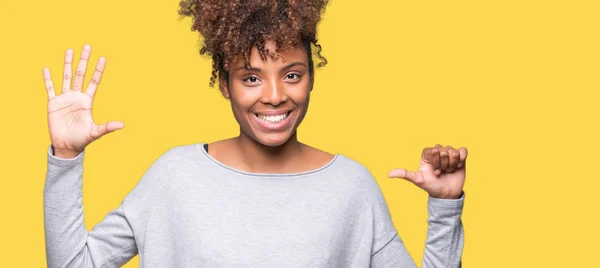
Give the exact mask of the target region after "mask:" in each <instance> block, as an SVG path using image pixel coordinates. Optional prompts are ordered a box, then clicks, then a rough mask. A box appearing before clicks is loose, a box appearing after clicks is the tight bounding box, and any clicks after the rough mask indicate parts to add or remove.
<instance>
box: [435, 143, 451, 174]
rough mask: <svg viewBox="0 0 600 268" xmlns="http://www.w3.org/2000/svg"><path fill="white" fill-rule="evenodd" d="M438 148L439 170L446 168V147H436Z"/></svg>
mask: <svg viewBox="0 0 600 268" xmlns="http://www.w3.org/2000/svg"><path fill="white" fill-rule="evenodd" d="M438 149H439V150H440V170H443V171H446V170H447V169H448V162H449V161H448V149H447V148H445V147H442V148H438Z"/></svg>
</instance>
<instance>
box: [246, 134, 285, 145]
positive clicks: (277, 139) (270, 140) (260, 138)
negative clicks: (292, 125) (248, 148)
mask: <svg viewBox="0 0 600 268" xmlns="http://www.w3.org/2000/svg"><path fill="white" fill-rule="evenodd" d="M291 136H292V135H290V134H289V133H288V132H287V131H286V132H284V133H255V135H254V137H253V139H254V140H255V141H257V142H258V143H260V144H262V145H264V146H269V147H277V146H281V145H283V144H285V143H286V142H287V141H288V140H289V139H290V137H291Z"/></svg>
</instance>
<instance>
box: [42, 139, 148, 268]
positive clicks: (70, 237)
mask: <svg viewBox="0 0 600 268" xmlns="http://www.w3.org/2000/svg"><path fill="white" fill-rule="evenodd" d="M84 154H85V152H81V153H80V154H79V155H77V156H76V157H74V158H69V159H63V158H58V157H56V156H54V155H53V148H52V146H50V148H49V149H48V170H47V174H46V181H45V185H44V231H45V236H46V261H47V264H48V267H120V266H121V265H123V264H124V263H126V262H127V261H129V260H130V259H131V258H133V257H134V256H135V255H136V254H137V253H138V251H137V247H136V243H135V239H134V233H133V230H132V227H131V226H130V223H129V222H128V220H127V217H126V216H125V202H122V203H121V205H120V206H119V207H118V208H116V209H114V210H113V211H111V212H109V213H108V214H107V216H106V217H105V218H104V219H103V220H102V221H101V222H100V223H98V224H96V225H95V226H94V228H93V229H92V231H89V232H88V230H87V229H86V227H85V225H84V221H83V204H82V173H83V157H84Z"/></svg>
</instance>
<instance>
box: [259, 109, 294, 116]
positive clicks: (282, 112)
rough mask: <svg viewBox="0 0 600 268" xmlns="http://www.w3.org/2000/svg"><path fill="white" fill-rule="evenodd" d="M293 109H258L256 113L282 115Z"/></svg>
mask: <svg viewBox="0 0 600 268" xmlns="http://www.w3.org/2000/svg"><path fill="white" fill-rule="evenodd" d="M291 111H292V110H265V111H257V112H254V114H262V115H280V114H286V113H289V112H291Z"/></svg>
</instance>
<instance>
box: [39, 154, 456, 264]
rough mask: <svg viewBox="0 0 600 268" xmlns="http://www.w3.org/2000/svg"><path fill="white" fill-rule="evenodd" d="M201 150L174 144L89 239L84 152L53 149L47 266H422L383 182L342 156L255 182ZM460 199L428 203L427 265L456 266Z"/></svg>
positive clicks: (257, 177) (48, 184)
mask: <svg viewBox="0 0 600 268" xmlns="http://www.w3.org/2000/svg"><path fill="white" fill-rule="evenodd" d="M203 145H204V143H198V144H188V145H180V146H176V147H173V148H171V149H169V150H168V151H166V152H165V153H163V154H162V155H161V156H160V157H159V158H158V159H157V160H156V161H154V162H153V163H152V165H151V166H150V167H149V168H148V169H147V170H146V172H145V173H144V175H143V176H142V178H141V179H140V180H139V182H138V183H137V185H136V186H135V187H134V188H133V190H132V191H131V192H130V193H129V194H127V196H126V197H125V198H124V199H123V201H122V202H121V204H120V205H119V207H117V208H116V209H114V210H112V211H110V212H109V213H108V214H107V215H106V217H105V218H104V219H103V220H102V221H101V222H99V223H98V224H96V225H95V226H94V228H93V229H92V230H91V231H88V230H87V229H86V227H85V225H84V221H83V217H84V216H83V204H82V173H83V158H84V154H85V151H84V152H81V153H80V154H79V155H78V156H76V157H74V158H70V159H62V158H58V157H56V156H54V154H53V148H52V146H50V147H49V148H48V171H47V175H46V182H45V185H44V227H45V235H46V258H47V263H48V267H120V266H121V265H123V264H125V263H126V262H127V261H129V260H130V259H131V258H133V257H134V256H135V255H136V254H139V255H140V267H215V268H221V267H228V268H229V267H261V268H269V267H274V268H275V267H277V268H280V267H311V268H314V267H323V268H325V267H327V268H331V267H340V268H341V267H349V268H359V267H360V268H367V267H377V268H379V267H381V268H383V267H417V266H416V264H415V262H414V260H413V259H412V258H411V256H410V255H409V253H408V252H407V250H406V248H405V246H404V244H403V242H402V239H401V238H400V237H399V236H398V233H397V232H396V229H395V227H394V225H393V223H392V220H391V216H390V212H389V210H388V206H387V204H386V201H385V199H384V197H383V195H382V192H381V189H380V188H379V185H378V184H377V182H376V181H375V179H374V178H373V176H372V175H371V173H370V172H369V171H368V170H367V169H366V168H365V167H364V166H363V165H361V164H360V163H358V162H356V161H354V160H352V159H351V158H349V157H346V156H344V155H341V154H336V155H335V157H334V158H333V159H332V160H331V161H330V162H329V163H328V164H326V165H325V166H322V167H320V168H318V169H315V170H311V171H306V172H300V173H287V174H265V173H250V172H245V171H241V170H237V169H234V168H231V167H229V166H226V165H224V164H222V163H220V162H218V161H217V160H216V159H214V158H213V157H212V156H211V155H209V154H208V153H207V152H206V151H205V150H204V149H203ZM464 196H465V194H464V193H463V195H462V196H461V198H460V199H436V198H432V197H431V196H430V197H428V212H429V218H428V219H427V221H428V223H429V228H428V234H427V241H426V242H425V253H424V256H423V265H422V267H423V268H433V267H444V268H447V267H452V268H453V267H460V266H461V255H462V250H463V242H464V232H463V226H462V222H461V218H460V217H461V214H462V208H463V203H464Z"/></svg>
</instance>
